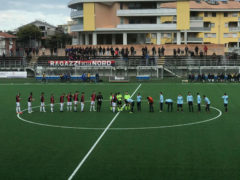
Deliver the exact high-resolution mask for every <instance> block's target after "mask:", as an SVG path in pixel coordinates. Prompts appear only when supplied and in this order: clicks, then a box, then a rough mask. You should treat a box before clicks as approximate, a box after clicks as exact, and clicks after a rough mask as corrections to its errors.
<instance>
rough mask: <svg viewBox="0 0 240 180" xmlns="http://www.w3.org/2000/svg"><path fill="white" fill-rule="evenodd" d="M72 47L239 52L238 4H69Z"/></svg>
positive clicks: (80, 0)
mask: <svg viewBox="0 0 240 180" xmlns="http://www.w3.org/2000/svg"><path fill="white" fill-rule="evenodd" d="M68 7H69V8H71V18H72V19H73V20H74V25H72V26H71V31H72V32H74V34H75V36H74V37H73V44H76V45H77V44H78V45H89V44H92V45H97V44H113V45H114V44H123V45H127V44H156V45H160V44H174V43H175V44H183V43H184V44H189V43H193V44H196V43H199V44H209V43H214V44H225V46H226V47H229V46H235V47H239V39H240V33H239V30H240V2H239V1H237V0H235V1H230V0H229V1H227V0H194V1H188V0H181V1H176V0H151V1H143V0H131V1H127V0H72V1H71V2H69V4H68Z"/></svg>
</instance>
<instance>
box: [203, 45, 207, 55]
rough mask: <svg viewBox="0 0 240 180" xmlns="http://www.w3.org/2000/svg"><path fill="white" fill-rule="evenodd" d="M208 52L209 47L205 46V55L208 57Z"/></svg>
mask: <svg viewBox="0 0 240 180" xmlns="http://www.w3.org/2000/svg"><path fill="white" fill-rule="evenodd" d="M207 52H208V47H207V46H206V45H205V46H204V55H205V56H207Z"/></svg>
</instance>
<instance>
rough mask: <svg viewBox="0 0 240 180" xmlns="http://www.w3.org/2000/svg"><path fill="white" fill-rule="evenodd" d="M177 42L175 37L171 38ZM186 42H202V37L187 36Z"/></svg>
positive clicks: (182, 39) (182, 40)
mask: <svg viewBox="0 0 240 180" xmlns="http://www.w3.org/2000/svg"><path fill="white" fill-rule="evenodd" d="M176 42H177V38H176V37H175V38H174V39H173V43H176ZM181 42H184V38H183V37H182V38H181ZM187 42H188V43H202V42H203V38H198V37H188V38H187Z"/></svg>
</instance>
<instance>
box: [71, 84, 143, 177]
mask: <svg viewBox="0 0 240 180" xmlns="http://www.w3.org/2000/svg"><path fill="white" fill-rule="evenodd" d="M141 86H142V84H140V85H139V86H138V87H137V89H136V90H135V91H134V92H133V94H132V95H131V98H132V97H133V96H134V95H135V94H136V92H137V91H138V89H139V88H140V87H141ZM124 107H125V105H124V106H123V108H124ZM120 113H121V112H118V113H117V114H116V115H115V117H114V118H113V119H112V121H111V122H110V123H109V124H108V126H107V127H106V128H105V130H104V131H103V132H102V134H101V135H100V136H99V138H98V139H97V141H96V142H95V143H94V144H93V146H92V147H91V149H90V150H89V151H88V153H87V154H86V155H85V156H84V158H83V159H82V161H81V162H80V163H79V164H78V166H77V167H76V169H75V170H74V171H73V173H72V174H71V176H70V177H69V178H68V180H72V179H73V177H74V176H75V175H76V173H77V172H78V170H79V169H80V168H81V167H82V165H83V164H84V162H85V161H86V159H87V158H88V156H89V155H90V154H91V153H92V151H93V150H94V149H95V147H96V146H97V144H98V143H99V141H100V140H101V139H102V138H103V136H104V135H105V133H106V132H107V131H108V129H109V128H110V127H111V125H112V124H113V123H114V121H115V120H116V119H117V117H118V116H119V114H120Z"/></svg>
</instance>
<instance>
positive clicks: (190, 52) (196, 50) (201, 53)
mask: <svg viewBox="0 0 240 180" xmlns="http://www.w3.org/2000/svg"><path fill="white" fill-rule="evenodd" d="M213 54H215V53H213ZM184 55H185V56H189V55H190V56H200V57H203V56H207V55H208V47H207V46H206V45H205V46H204V47H203V49H199V47H198V46H195V48H194V50H189V48H188V46H185V48H184V49H180V48H177V49H176V48H174V49H173V56H184ZM215 55H216V54H215Z"/></svg>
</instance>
